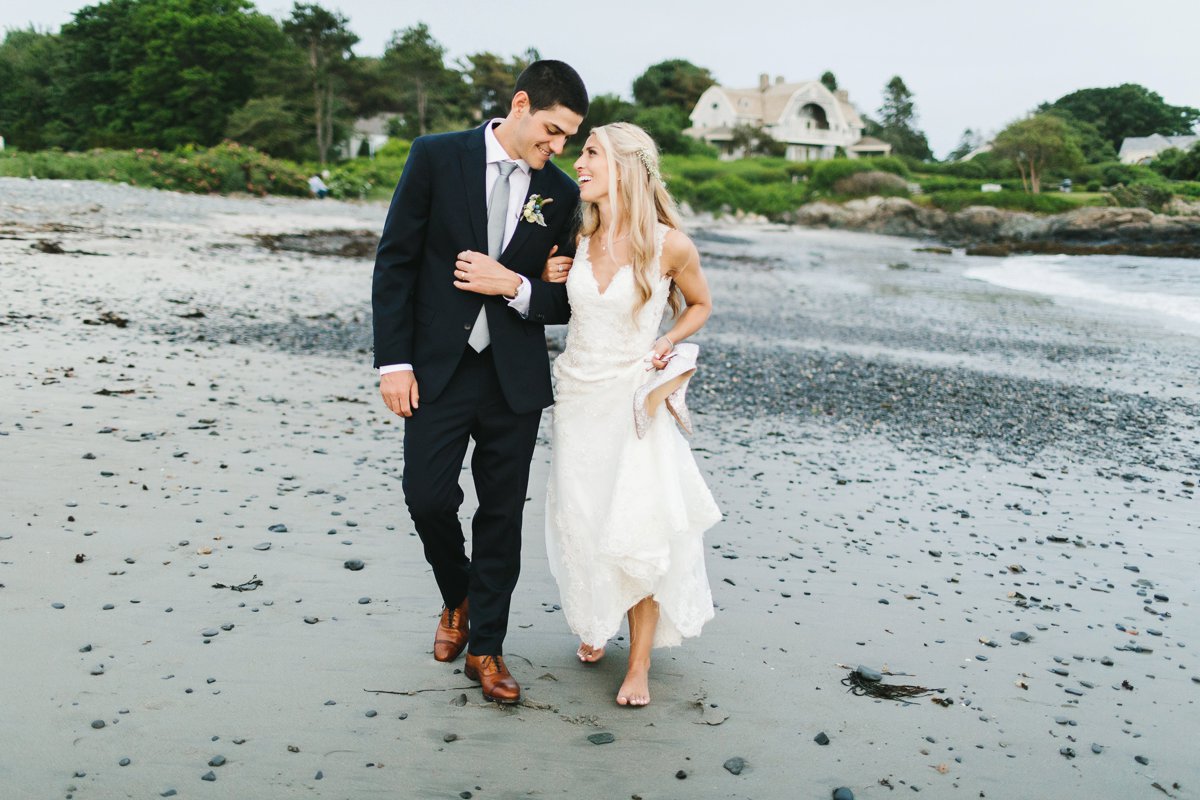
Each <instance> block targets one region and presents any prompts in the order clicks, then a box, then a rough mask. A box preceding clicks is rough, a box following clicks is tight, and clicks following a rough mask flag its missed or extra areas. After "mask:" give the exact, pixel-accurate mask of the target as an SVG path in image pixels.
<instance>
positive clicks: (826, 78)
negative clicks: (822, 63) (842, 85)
mask: <svg viewBox="0 0 1200 800" xmlns="http://www.w3.org/2000/svg"><path fill="white" fill-rule="evenodd" d="M821 83H822V84H823V85H824V86H825V88H826V89H828V90H829V91H831V92H836V91H837V90H838V82H837V76H835V75H834V74H833V73H832V72H830V71H829V70H825V72H824V73H823V74H822V75H821Z"/></svg>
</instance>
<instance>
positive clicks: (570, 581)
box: [546, 224, 721, 647]
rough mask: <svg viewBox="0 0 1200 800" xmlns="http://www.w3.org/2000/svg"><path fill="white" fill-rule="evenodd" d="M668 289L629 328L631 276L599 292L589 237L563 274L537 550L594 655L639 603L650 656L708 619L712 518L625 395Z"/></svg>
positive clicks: (717, 515) (659, 239) (688, 477)
mask: <svg viewBox="0 0 1200 800" xmlns="http://www.w3.org/2000/svg"><path fill="white" fill-rule="evenodd" d="M667 230H668V229H667V227H666V226H665V225H661V224H660V225H659V228H658V231H657V235H656V237H655V242H656V254H655V259H654V272H655V274H658V273H659V266H658V264H659V257H660V256H661V254H662V243H663V240H664V238H665V236H666V234H667ZM670 286H671V282H670V280H669V279H668V278H662V279H660V280H659V281H658V283H657V285H656V286H655V288H654V294H653V295H652V296H651V298H650V300H649V302H647V303H646V305H645V306H643V307H642V309H641V311H640V312H639V313H638V316H637V320H636V321H635V320H634V318H633V313H632V312H633V305H634V299H635V296H636V291H637V287H636V285H635V283H634V277H633V271H632V268H630V267H623V268H621V269H620V270H619V271H618V272H617V274H616V275H615V276H614V277H613V279H612V282H611V283H610V284H609V286H608V288H607V289H606V290H605V291H604V292H603V293H602V292H601V291H600V286H599V284H598V283H597V281H596V278H595V275H594V274H593V272H592V266H591V264H590V263H589V261H588V240H587V239H586V238H585V239H583V241H581V242H580V244H579V251H578V253H577V254H576V257H575V263H574V265H573V266H572V268H571V272H570V273H569V274H568V276H567V294H568V297H569V298H570V301H571V322H570V325H569V327H568V328H567V345H566V349H565V350H564V351H563V353H562V355H560V356H559V357H558V358H557V359H556V360H555V362H554V377H555V380H556V388H555V405H554V412H553V414H554V421H553V436H554V439H553V456H552V458H553V461H552V464H551V468H550V482H549V486H548V487H547V491H546V550H547V555H548V557H549V561H550V570H551V572H552V573H553V574H554V577H555V580H557V581H558V587H559V592H560V593H561V595H562V607H563V611H564V612H565V614H566V617H567V623H568V624H569V625H570V626H571V630H573V631H574V632H575V633H576V634H578V635H579V638H580V639H581V640H582V641H583V642H585V643H587V644H590V645H592V646H593V647H601V646H603V645H604V643H605V642H606V641H608V640H609V639H610V638H612V637H613V636H614V635H616V633H617V630H618V629H619V628H620V625H621V620H622V619H623V617H624V615H625V612H626V611H627V610H628V609H629V608H630V607H631V606H633V605H634V604H636V603H637V602H638V601H639V600H641V599H642V598H643V597H646V596H648V595H653V596H654V598H655V599H656V600H657V601H658V602H659V604H660V608H661V614H660V618H659V623H658V627H657V629H656V633H655V637H654V646H655V647H662V646H672V645H677V644H679V643H680V642H681V640H682V639H683V637H686V636H696V635H697V634H699V633H700V628H701V626H702V625H703V624H704V623H705V622H707V621H708V620H710V619H712V617H713V605H712V594H711V592H710V590H709V586H708V575H707V573H706V571H705V568H704V544H703V533H704V531H705V530H706V529H708V528H709V527H711V526H712V525H713V524H714V523H716V522H717V521H718V520H720V519H721V512H720V511H719V510H718V509H717V505H716V503H715V502H714V501H713V497H712V494H711V493H710V492H709V490H708V487H707V486H706V485H705V483H704V479H703V478H702V477H701V475H700V470H699V469H698V468H697V466H696V461H695V458H694V457H693V456H692V452H691V449H690V448H689V447H688V444H687V441H686V440H685V439H684V437H683V434H682V433H680V431H679V429H678V427H677V425H676V423H675V420H674V419H673V418H672V417H671V416H670V414H669V413H668V412H667V410H666V408H665V406H664V407H660V409H659V410H658V413H657V414H656V416H655V417H654V418H653V419H652V421H651V424H650V427H649V429H648V430H647V431H646V436H645V438H643V439H639V438H637V435H636V433H635V432H634V427H633V395H634V392H635V391H636V390H637V388H638V387H639V386H641V385H642V384H643V383H645V382H646V381H647V380H648V379H649V378H650V377H651V375H650V373H648V372H646V367H647V366H649V365H648V363H647V362H646V361H644V360H643V359H644V358H645V356H646V354H647V353H649V352H650V349H651V348H652V347H653V346H654V340H655V339H656V338H657V337H658V335H659V334H658V331H659V325H660V323H661V322H662V319H663V313H664V310H665V309H666V305H667V296H668V292H669V290H670Z"/></svg>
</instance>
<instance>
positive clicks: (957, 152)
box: [946, 128, 984, 161]
mask: <svg viewBox="0 0 1200 800" xmlns="http://www.w3.org/2000/svg"><path fill="white" fill-rule="evenodd" d="M983 143H984V138H983V135H982V134H981V133H979V132H978V131H973V130H971V129H970V128H967V129H966V130H964V131H963V132H962V137H961V138H960V139H959V140H958V144H957V145H955V147H954V149H953V150H951V151H950V154H949V155H948V156H946V160H947V161H961V160H962V159H963V158H964V157H965V156H966V155H967V154H969V153H971V152H972V151H974V150H976V149H978V148H979V147H980V146H982V145H983Z"/></svg>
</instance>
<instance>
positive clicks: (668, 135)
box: [588, 106, 699, 154]
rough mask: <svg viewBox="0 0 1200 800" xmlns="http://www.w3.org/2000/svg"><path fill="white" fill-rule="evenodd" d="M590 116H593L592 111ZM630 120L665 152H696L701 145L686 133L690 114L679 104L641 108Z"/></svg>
mask: <svg viewBox="0 0 1200 800" xmlns="http://www.w3.org/2000/svg"><path fill="white" fill-rule="evenodd" d="M588 116H589V117H590V116H591V113H590V112H589V114H588ZM614 121H615V120H614ZM629 121H630V122H632V123H633V124H634V125H637V126H638V127H640V128H642V129H644V130H645V131H646V133H648V134H650V137H651V138H652V139H654V142H655V144H657V145H658V149H659V150H660V151H662V152H664V153H677V154H688V153H692V152H696V151H697V148H698V146H699V143H698V142H697V141H696V140H695V139H693V138H692V137H690V136H687V135H686V134H684V132H683V129H684V128H686V127H687V126H688V122H689V121H688V115H687V112H686V111H684V110H683V109H682V108H679V107H678V106H655V107H653V108H639V109H637V110H635V111H634V113H633V119H631V120H629Z"/></svg>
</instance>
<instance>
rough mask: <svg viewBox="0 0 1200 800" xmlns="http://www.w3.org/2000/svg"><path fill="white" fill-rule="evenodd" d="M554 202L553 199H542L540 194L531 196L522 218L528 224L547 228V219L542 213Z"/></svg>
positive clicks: (526, 203) (522, 211)
mask: <svg viewBox="0 0 1200 800" xmlns="http://www.w3.org/2000/svg"><path fill="white" fill-rule="evenodd" d="M553 202H554V198H553V197H542V196H541V195H540V194H531V195H529V200H527V201H526V202H525V208H523V209H521V218H522V219H524V220H525V221H526V222H532V223H533V224H535V225H541V226H542V227H543V228H544V227H546V217H545V215H544V214H543V213H542V212H543V209H545V207H546V206H548V205H550V204H551V203H553Z"/></svg>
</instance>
